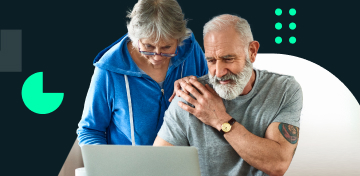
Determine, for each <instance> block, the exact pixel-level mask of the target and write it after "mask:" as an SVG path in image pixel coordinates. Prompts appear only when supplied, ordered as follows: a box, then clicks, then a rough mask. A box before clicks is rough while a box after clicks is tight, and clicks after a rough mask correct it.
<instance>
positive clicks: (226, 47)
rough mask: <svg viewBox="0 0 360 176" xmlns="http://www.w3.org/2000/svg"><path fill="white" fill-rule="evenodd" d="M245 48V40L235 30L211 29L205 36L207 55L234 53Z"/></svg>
mask: <svg viewBox="0 0 360 176" xmlns="http://www.w3.org/2000/svg"><path fill="white" fill-rule="evenodd" d="M243 48H244V45H243V42H242V41H241V40H240V36H239V34H238V33H237V32H235V30H233V31H231V30H223V31H211V32H209V33H207V34H206V35H205V37H204V49H205V56H209V57H212V56H217V57H219V56H223V55H224V56H225V55H229V54H231V55H232V54H236V53H238V52H239V51H240V50H243Z"/></svg>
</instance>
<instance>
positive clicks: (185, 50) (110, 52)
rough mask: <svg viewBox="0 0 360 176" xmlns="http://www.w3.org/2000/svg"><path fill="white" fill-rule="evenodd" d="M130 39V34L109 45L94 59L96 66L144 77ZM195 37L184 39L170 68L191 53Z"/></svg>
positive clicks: (172, 59)
mask: <svg viewBox="0 0 360 176" xmlns="http://www.w3.org/2000/svg"><path fill="white" fill-rule="evenodd" d="M129 41H130V38H129V37H128V34H126V35H124V36H123V37H121V38H120V39H119V40H117V41H116V42H114V43H113V44H112V45H110V46H109V47H107V48H105V49H104V50H103V51H101V52H100V53H99V54H98V55H97V56H96V58H95V59H94V62H93V64H94V66H96V67H99V68H101V69H104V70H108V71H111V72H115V73H120V74H124V75H129V76H136V77H142V76H143V73H141V71H140V69H139V67H138V66H137V65H136V63H135V62H134V61H133V59H132V58H131V56H130V53H129V50H128V48H127V43H128V42H129ZM194 43H195V37H194V34H191V36H190V37H189V38H188V39H186V40H184V41H183V45H181V46H179V47H178V50H179V52H178V53H179V54H178V55H177V56H175V57H172V58H171V62H172V65H171V66H170V68H169V70H172V69H173V68H175V67H177V66H179V65H180V64H181V63H182V62H184V60H185V59H186V58H187V57H188V55H189V53H191V52H192V50H193V49H194Z"/></svg>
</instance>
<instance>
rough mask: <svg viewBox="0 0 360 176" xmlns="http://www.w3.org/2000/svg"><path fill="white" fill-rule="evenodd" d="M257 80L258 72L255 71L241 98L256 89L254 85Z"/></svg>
mask: <svg viewBox="0 0 360 176" xmlns="http://www.w3.org/2000/svg"><path fill="white" fill-rule="evenodd" d="M255 79H256V72H255V70H254V69H253V71H252V74H251V78H250V80H249V82H248V83H247V84H246V86H245V88H244V90H243V92H242V93H241V94H240V96H241V95H246V94H248V93H249V92H250V91H251V90H252V88H253V87H254V84H255Z"/></svg>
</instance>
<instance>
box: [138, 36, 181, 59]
mask: <svg viewBox="0 0 360 176" xmlns="http://www.w3.org/2000/svg"><path fill="white" fill-rule="evenodd" d="M138 48H139V52H140V53H141V54H144V55H148V56H154V55H160V56H164V57H174V56H176V55H178V52H179V50H178V48H176V53H175V54H169V53H160V54H158V53H156V52H148V51H140V46H139V40H138Z"/></svg>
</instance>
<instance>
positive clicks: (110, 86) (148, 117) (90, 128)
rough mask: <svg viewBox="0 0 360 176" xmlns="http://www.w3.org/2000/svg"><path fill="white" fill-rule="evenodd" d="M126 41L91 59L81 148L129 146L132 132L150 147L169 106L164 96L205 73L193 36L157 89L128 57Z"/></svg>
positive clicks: (79, 130)
mask: <svg viewBox="0 0 360 176" xmlns="http://www.w3.org/2000/svg"><path fill="white" fill-rule="evenodd" d="M129 41H130V39H129V37H128V36H127V35H125V36H123V37H121V38H120V39H119V40H117V41H116V42H115V43H113V44H112V45H110V46H109V47H107V48H106V49H104V50H103V51H101V52H100V53H99V54H98V55H97V56H96V58H95V60H94V66H95V70H94V74H93V76H92V79H91V83H90V87H89V90H88V93H87V96H86V100H85V105H84V111H83V114H82V119H81V121H80V122H79V128H78V130H77V134H78V140H79V144H80V146H82V145H84V144H121V145H131V143H132V137H131V136H132V135H134V140H135V144H136V145H152V144H153V142H154V140H155V137H156V135H157V132H158V131H159V129H160V127H161V125H162V123H163V116H164V112H165V110H166V109H167V108H168V106H169V104H170V102H169V101H168V99H169V98H170V96H171V95H172V93H173V90H174V82H175V81H176V80H178V79H180V78H182V77H186V76H190V75H195V76H197V77H200V76H203V75H205V74H207V72H208V69H207V64H206V60H205V56H204V53H203V51H202V49H201V48H200V46H199V44H198V43H197V41H196V40H195V37H194V35H193V34H192V35H191V37H190V38H188V39H186V40H185V41H183V45H182V46H180V47H178V50H179V52H178V55H177V56H175V57H172V58H171V63H172V64H171V66H170V67H169V68H168V71H167V73H166V78H165V81H164V82H163V88H162V89H161V87H160V85H159V84H158V83H157V82H156V81H154V80H153V79H152V78H151V77H150V76H148V75H147V74H145V73H144V72H142V71H141V70H140V69H139V67H138V66H137V65H136V64H135V62H134V61H133V60H132V58H131V56H130V53H129V51H128V49H127V42H129ZM125 79H127V80H128V84H126V81H125ZM127 85H128V86H129V90H128V91H127V89H126V86H127ZM128 92H129V97H131V98H130V101H131V102H129V101H128V100H129V99H128V95H127V94H128ZM129 107H131V108H130V109H129ZM129 112H130V114H133V118H131V116H129ZM132 127H133V128H132ZM132 129H133V133H131V131H132Z"/></svg>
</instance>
